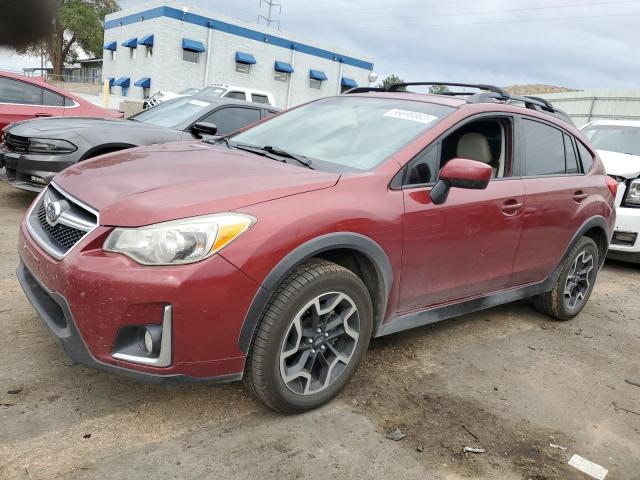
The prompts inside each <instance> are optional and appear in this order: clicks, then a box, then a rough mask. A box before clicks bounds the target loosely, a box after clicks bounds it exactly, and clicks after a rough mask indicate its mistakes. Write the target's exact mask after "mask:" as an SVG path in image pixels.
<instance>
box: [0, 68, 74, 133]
mask: <svg viewBox="0 0 640 480" xmlns="http://www.w3.org/2000/svg"><path fill="white" fill-rule="evenodd" d="M64 102H65V98H64V97H63V96H62V95H59V94H57V93H55V92H52V91H50V90H47V89H46V88H42V87H40V86H38V85H34V84H32V83H28V82H23V81H20V80H15V79H13V78H8V77H2V76H0V129H1V128H4V127H5V126H6V125H9V124H11V123H14V122H18V121H20V120H27V119H30V118H37V117H51V116H63V115H64Z"/></svg>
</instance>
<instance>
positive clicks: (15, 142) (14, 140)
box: [4, 133, 29, 153]
mask: <svg viewBox="0 0 640 480" xmlns="http://www.w3.org/2000/svg"><path fill="white" fill-rule="evenodd" d="M4 144H5V146H6V147H7V149H8V150H9V151H10V152H17V153H27V150H28V149H29V139H28V138H26V137H20V136H18V135H13V134H11V133H7V134H6V135H5V137H4Z"/></svg>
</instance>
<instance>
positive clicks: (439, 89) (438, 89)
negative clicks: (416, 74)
mask: <svg viewBox="0 0 640 480" xmlns="http://www.w3.org/2000/svg"><path fill="white" fill-rule="evenodd" d="M448 91H449V87H447V86H446V85H431V86H430V87H429V93H433V94H436V95H439V94H443V93H447V92H448Z"/></svg>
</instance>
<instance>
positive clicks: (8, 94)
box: [0, 77, 42, 105]
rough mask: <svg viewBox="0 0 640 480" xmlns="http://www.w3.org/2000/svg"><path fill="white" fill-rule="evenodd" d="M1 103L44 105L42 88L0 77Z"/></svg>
mask: <svg viewBox="0 0 640 480" xmlns="http://www.w3.org/2000/svg"><path fill="white" fill-rule="evenodd" d="M0 103H15V104H19V105H42V88H40V87H38V86H36V85H31V84H30V83H27V82H20V81H18V80H13V79H11V78H5V77H0Z"/></svg>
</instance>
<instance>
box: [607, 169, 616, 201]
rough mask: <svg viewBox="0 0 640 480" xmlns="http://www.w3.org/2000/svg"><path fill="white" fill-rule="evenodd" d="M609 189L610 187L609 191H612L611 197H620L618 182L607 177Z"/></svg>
mask: <svg viewBox="0 0 640 480" xmlns="http://www.w3.org/2000/svg"><path fill="white" fill-rule="evenodd" d="M606 178H607V187H609V190H611V195H613V198H616V195H618V182H617V181H616V180H615V179H614V178H611V177H609V176H608V175H607V177H606Z"/></svg>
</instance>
